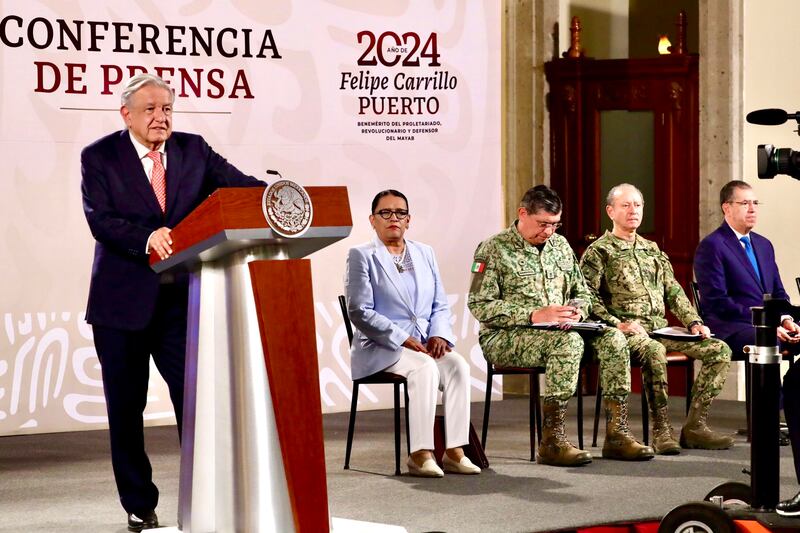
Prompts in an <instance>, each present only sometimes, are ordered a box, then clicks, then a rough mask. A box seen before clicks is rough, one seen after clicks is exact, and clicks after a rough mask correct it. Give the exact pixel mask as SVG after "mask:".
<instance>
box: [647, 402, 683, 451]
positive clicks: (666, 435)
mask: <svg viewBox="0 0 800 533" xmlns="http://www.w3.org/2000/svg"><path fill="white" fill-rule="evenodd" d="M650 417H651V418H652V419H653V450H655V452H656V453H657V454H658V455H678V454H679V453H681V445H680V444H678V441H677V440H675V435H673V433H672V424H670V423H669V415H668V414H667V406H666V405H664V406H662V407H659V408H657V409H651V410H650Z"/></svg>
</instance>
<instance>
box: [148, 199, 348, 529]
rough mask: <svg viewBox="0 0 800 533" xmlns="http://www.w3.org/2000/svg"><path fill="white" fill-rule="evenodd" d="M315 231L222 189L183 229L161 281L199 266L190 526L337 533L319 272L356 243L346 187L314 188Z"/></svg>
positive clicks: (183, 525) (190, 343) (192, 327)
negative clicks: (291, 232)
mask: <svg viewBox="0 0 800 533" xmlns="http://www.w3.org/2000/svg"><path fill="white" fill-rule="evenodd" d="M306 190H307V192H308V195H309V196H310V198H311V201H312V204H313V219H312V222H311V227H310V228H309V229H308V230H307V231H306V232H305V233H304V234H303V235H302V236H301V237H298V238H285V237H281V236H280V235H279V234H277V233H275V232H273V230H272V229H271V228H270V227H269V226H268V224H267V222H266V219H265V217H264V214H263V213H262V208H261V198H262V194H263V192H264V189H263V188H229V189H219V190H217V191H216V192H215V193H214V194H212V195H211V196H209V197H208V199H206V200H205V201H204V202H203V203H202V204H200V206H198V207H197V209H195V210H194V211H193V212H192V213H191V214H190V215H189V216H188V217H186V219H185V220H184V221H183V222H181V223H180V224H179V225H178V226H177V227H175V228H174V229H173V231H172V237H173V242H174V245H173V252H174V253H173V255H172V256H171V257H169V258H168V259H166V260H164V261H159V260H158V257H157V256H156V255H155V254H152V255H151V257H150V263H151V265H152V268H153V269H154V270H155V271H156V272H165V271H171V270H173V269H174V270H179V269H188V270H189V272H190V273H191V277H190V285H189V316H188V328H187V345H186V381H185V385H184V407H183V413H184V415H183V439H182V444H181V474H180V496H179V508H178V522H179V528H180V529H181V530H182V531H186V532H191V533H200V532H210V531H220V532H228V531H230V532H233V531H258V532H267V531H276V532H284V531H298V532H300V531H302V532H306V531H308V532H319V531H328V530H329V529H330V517H329V511H328V497H327V484H326V478H325V451H324V445H323V437H322V411H321V405H320V392H319V371H318V365H317V348H316V333H315V328H314V301H313V295H312V290H311V265H310V261H309V260H307V259H299V258H301V257H305V256H307V255H309V254H311V253H313V252H314V251H316V250H319V249H320V248H323V247H325V246H328V245H329V244H331V243H333V242H336V241H338V240H340V239H343V238H345V237H347V236H348V235H349V234H350V230H351V228H352V219H351V217H350V205H349V201H348V197H347V189H346V188H345V187H309V188H307V189H306Z"/></svg>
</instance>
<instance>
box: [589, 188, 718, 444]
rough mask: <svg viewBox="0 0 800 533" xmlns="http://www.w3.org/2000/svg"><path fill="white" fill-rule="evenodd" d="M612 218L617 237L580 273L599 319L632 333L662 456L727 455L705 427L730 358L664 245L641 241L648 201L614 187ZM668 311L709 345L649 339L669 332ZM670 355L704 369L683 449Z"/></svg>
mask: <svg viewBox="0 0 800 533" xmlns="http://www.w3.org/2000/svg"><path fill="white" fill-rule="evenodd" d="M606 204H607V205H606V212H607V213H608V216H609V217H610V218H611V220H612V221H613V223H614V227H613V230H612V231H611V232H609V231H606V233H605V235H603V236H602V237H600V238H599V239H597V240H596V241H595V242H593V243H592V244H591V245H589V247H588V248H587V249H586V252H585V253H584V254H583V257H582V258H581V270H582V272H583V275H584V277H585V278H586V283H587V284H588V285H589V289H590V291H591V293H592V313H593V314H594V315H595V316H596V317H598V318H600V319H601V320H603V321H605V322H606V323H608V324H610V325H611V326H614V327H616V328H617V329H618V330H619V331H622V332H624V333H625V335H626V337H627V341H628V347H629V348H630V351H631V353H632V354H634V355H635V356H636V357H638V358H639V359H640V361H641V363H642V376H643V377H644V388H645V391H646V394H647V399H648V403H649V405H650V412H651V418H652V421H653V448H655V450H656V453H659V454H664V455H670V454H677V453H680V447H681V446H683V447H684V448H702V449H710V450H717V449H726V448H730V447H731V446H733V439H732V438H731V437H729V436H725V435H720V434H718V433H715V432H713V431H711V429H709V427H708V425H707V424H706V418H707V416H708V408H709V406H710V405H711V401H712V400H713V399H714V398H715V397H716V396H717V395H718V394H719V393H720V392H721V391H722V386H723V385H724V383H725V378H726V376H727V375H728V369H729V368H730V365H731V350H730V348H728V345H727V344H725V343H724V342H722V341H720V340H718V339H712V338H710V335H711V333H710V331H709V330H708V328H707V327H706V326H705V325H703V322H702V320H701V319H700V316H699V315H698V314H697V311H696V310H695V309H694V307H692V304H691V303H690V302H689V299H688V298H686V294H685V293H684V292H683V289H682V288H681V286H680V284H679V283H678V282H677V280H676V279H675V275H674V273H673V271H672V265H671V264H670V262H669V258H668V257H667V256H666V254H664V253H663V252H662V251H661V250H659V248H658V245H656V243H654V242H652V241H648V240H647V239H644V238H643V237H641V236H640V235H637V234H636V230H637V229H638V227H639V225H640V224H641V222H642V213H643V210H644V201H643V199H642V193H641V192H640V191H639V190H638V189H637V188H636V187H634V186H633V185H629V184H627V183H624V184H621V185H617V186H616V187H613V188H612V189H611V191H609V193H608V197H607V198H606ZM665 304H666V305H669V308H670V310H671V311H672V313H673V314H674V315H675V316H676V317H677V318H678V320H680V321H681V322H682V323H683V324H684V325H685V326H686V327H687V329H688V330H689V331H690V332H691V333H693V334H695V335H700V337H701V338H702V340H700V341H699V342H696V341H677V340H668V339H662V338H659V339H654V338H651V337H650V333H652V332H653V331H654V330H656V329H659V328H663V327H665V326H666V325H667V320H666V318H664V315H665ZM668 351H679V352H683V353H685V354H686V355H688V356H689V357H693V358H695V359H698V360H700V361H701V362H702V365H703V366H702V368H701V369H700V373H699V375H698V376H697V379H696V380H695V383H694V388H693V390H692V405H691V408H690V410H689V414H688V416H687V418H686V423H685V424H684V426H683V429H682V430H681V436H680V445H679V444H678V442H676V440H675V437H674V435H673V433H672V426H671V425H670V422H669V417H668V414H667V360H666V353H667V352H668Z"/></svg>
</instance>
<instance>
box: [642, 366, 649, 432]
mask: <svg viewBox="0 0 800 533" xmlns="http://www.w3.org/2000/svg"><path fill="white" fill-rule="evenodd" d="M641 396H642V440H643V441H644V444H645V446H646V445H648V444H650V411H649V410H648V409H647V393H646V392H645V388H644V379H642V394H641Z"/></svg>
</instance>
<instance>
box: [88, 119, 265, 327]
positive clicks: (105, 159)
mask: <svg viewBox="0 0 800 533" xmlns="http://www.w3.org/2000/svg"><path fill="white" fill-rule="evenodd" d="M166 153H167V174H166V182H167V212H166V214H162V213H161V209H160V207H159V206H158V201H157V200H156V196H155V193H154V192H153V188H152V187H151V185H150V182H149V180H148V179H147V176H146V175H145V173H144V169H143V168H142V163H141V162H140V160H139V157H138V156H137V154H136V149H135V148H134V147H133V144H132V143H131V139H130V135H129V133H128V131H127V130H125V131H121V132H116V133H112V134H111V135H107V136H106V137H103V138H102V139H100V140H98V141H96V142H94V143H92V144H90V145H89V146H87V147H86V148H84V149H83V151H82V152H81V174H82V177H83V179H82V182H81V191H82V193H83V210H84V213H85V214H86V220H87V221H88V222H89V228H90V229H91V231H92V235H94V238H95V240H96V241H97V242H96V243H95V251H94V263H93V265H92V279H91V285H90V287H89V303H88V305H87V308H86V320H87V321H88V322H89V323H90V324H94V325H99V326H106V327H112V328H119V329H125V330H137V329H142V328H144V327H145V326H146V325H147V324H148V322H149V321H150V318H151V317H152V315H153V310H154V308H155V304H156V298H157V296H158V292H159V276H158V274H156V273H155V272H153V270H152V269H151V268H150V266H149V265H148V256H147V255H146V254H145V246H146V243H147V238H148V237H149V236H150V234H151V233H152V232H153V231H154V230H156V229H158V228H160V227H162V226H167V227H169V228H174V227H175V225H177V224H178V222H180V221H181V220H183V218H184V217H186V215H188V214H189V213H190V212H191V211H192V210H193V209H194V208H195V207H197V206H198V205H199V204H200V202H202V201H203V200H204V199H205V198H206V197H208V195H209V194H211V193H212V192H214V191H215V190H216V189H217V188H219V187H247V186H265V185H266V183H264V182H262V181H259V180H257V179H256V178H254V177H252V176H247V175H245V174H243V173H241V172H239V171H238V170H237V169H236V168H235V167H234V166H233V165H231V164H229V163H228V162H227V161H226V160H225V159H224V158H223V157H222V156H220V155H219V154H217V153H216V152H214V150H212V149H211V147H210V146H209V145H208V144H207V143H206V142H205V141H204V140H203V138H202V137H200V136H199V135H192V134H189V133H180V132H173V133H172V135H171V136H170V137H169V139H168V140H167V143H166Z"/></svg>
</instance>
